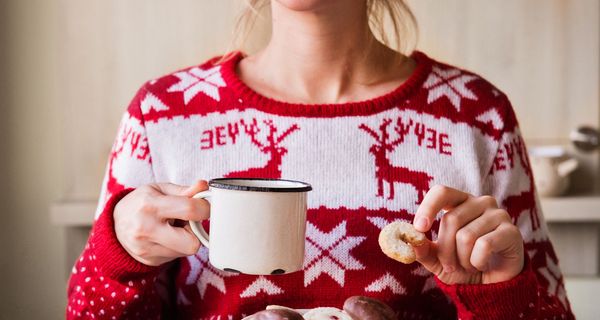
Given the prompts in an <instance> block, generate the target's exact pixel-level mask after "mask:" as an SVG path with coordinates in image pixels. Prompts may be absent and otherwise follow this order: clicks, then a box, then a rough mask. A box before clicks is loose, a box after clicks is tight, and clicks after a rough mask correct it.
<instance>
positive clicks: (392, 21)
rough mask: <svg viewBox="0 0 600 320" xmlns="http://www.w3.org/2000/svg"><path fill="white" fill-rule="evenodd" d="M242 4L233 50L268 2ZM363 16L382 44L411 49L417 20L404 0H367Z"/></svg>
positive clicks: (254, 0)
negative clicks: (364, 15) (243, 5)
mask: <svg viewBox="0 0 600 320" xmlns="http://www.w3.org/2000/svg"><path fill="white" fill-rule="evenodd" d="M244 2H245V4H246V5H245V8H244V9H243V11H242V12H241V14H240V15H239V16H238V19H237V22H236V25H235V30H234V35H233V42H232V47H233V49H235V50H243V48H244V45H245V42H246V40H247V38H248V35H249V34H250V31H251V30H252V28H253V27H254V24H255V22H256V18H257V17H258V16H259V11H260V10H261V9H262V8H263V7H265V6H267V5H268V4H269V2H270V0H245V1H244ZM367 16H368V18H369V26H370V28H371V30H372V32H373V34H374V35H375V37H376V38H378V39H379V41H381V42H382V43H383V44H385V45H386V46H388V47H390V48H392V49H394V50H396V51H399V52H403V53H407V54H408V53H410V52H412V51H413V50H414V48H415V46H416V43H417V38H418V27H417V21H416V18H415V16H414V15H413V13H412V11H411V10H410V8H409V7H408V5H407V4H406V3H405V2H404V0H367ZM388 29H391V30H389V31H391V32H389V31H388ZM390 34H391V37H390Z"/></svg>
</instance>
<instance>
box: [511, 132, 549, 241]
mask: <svg viewBox="0 0 600 320" xmlns="http://www.w3.org/2000/svg"><path fill="white" fill-rule="evenodd" d="M513 145H514V146H515V149H516V151H517V155H518V156H519V161H520V163H521V166H522V167H523V170H524V171H525V174H527V177H528V178H529V190H527V191H523V192H521V193H519V194H517V195H514V196H509V197H507V198H506V199H505V200H504V201H503V202H502V205H503V206H504V208H506V211H508V213H509V214H510V216H511V217H512V218H513V219H514V221H517V219H518V218H519V214H520V213H521V212H523V211H529V216H530V217H531V227H532V230H535V229H537V228H539V227H540V220H539V217H538V212H537V204H536V201H535V193H534V189H535V185H534V182H533V173H532V172H531V165H530V164H529V158H528V157H527V153H526V150H525V144H524V143H523V140H522V138H520V137H519V138H517V139H515V140H514V141H513Z"/></svg>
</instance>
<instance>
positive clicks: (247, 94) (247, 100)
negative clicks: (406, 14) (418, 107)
mask: <svg viewBox="0 0 600 320" xmlns="http://www.w3.org/2000/svg"><path fill="white" fill-rule="evenodd" d="M244 56H245V54H244V53H242V52H239V51H237V52H234V53H232V55H231V57H230V58H229V59H227V60H226V61H225V62H223V63H222V65H221V74H222V76H223V80H225V83H227V86H228V87H229V88H230V89H231V90H232V91H233V94H234V96H235V98H236V99H237V100H238V101H239V102H240V103H241V104H242V105H243V107H244V108H253V109H257V110H261V111H264V112H267V113H271V114H277V115H282V116H298V117H340V116H357V115H371V114H375V113H378V112H380V111H384V110H387V109H392V108H394V107H400V106H401V105H403V104H404V101H406V100H408V98H409V97H411V96H412V95H413V94H414V93H415V92H417V91H418V89H419V88H420V87H421V86H422V84H423V82H425V79H426V78H427V76H428V75H429V73H430V71H431V59H430V58H429V57H428V56H427V55H425V54H424V53H423V52H420V51H414V52H413V53H412V55H411V57H412V58H413V59H415V61H416V64H417V65H416V67H415V69H414V70H413V72H412V73H411V75H410V76H409V77H408V79H407V80H406V81H404V82H403V83H402V84H400V85H399V86H398V87H396V88H395V89H393V90H392V91H390V92H388V93H386V94H383V95H381V96H378V97H375V98H371V99H367V100H361V101H353V102H346V103H333V104H305V103H290V102H285V101H280V100H276V99H273V98H269V97H266V96H264V95H262V94H260V93H258V92H256V91H255V90H254V89H252V88H250V87H249V86H248V85H246V84H245V83H244V82H243V81H242V80H241V79H240V78H239V76H238V74H237V72H236V69H237V65H238V63H239V62H240V61H241V60H242V58H244Z"/></svg>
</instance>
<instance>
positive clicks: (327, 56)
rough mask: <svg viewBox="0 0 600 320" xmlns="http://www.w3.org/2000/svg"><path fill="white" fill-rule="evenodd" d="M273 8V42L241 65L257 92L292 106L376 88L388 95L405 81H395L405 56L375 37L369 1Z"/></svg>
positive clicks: (353, 96)
mask: <svg viewBox="0 0 600 320" xmlns="http://www.w3.org/2000/svg"><path fill="white" fill-rule="evenodd" d="M271 6H272V16H273V33H272V36H271V40H270V42H269V44H268V45H267V46H266V47H265V48H264V49H263V50H262V51H260V52H258V53H257V54H255V55H253V56H250V57H248V58H246V59H244V60H242V63H241V64H240V70H239V71H240V73H241V76H242V79H243V80H244V81H245V82H247V83H248V84H249V85H250V86H251V87H254V89H255V90H257V91H259V92H261V93H263V94H266V95H269V96H271V97H273V98H276V99H281V100H286V101H289V102H303V103H340V102H347V101H356V100H363V99H364V98H370V97H365V95H366V94H367V92H371V93H372V92H373V87H378V88H379V89H380V91H382V92H381V93H385V92H387V91H390V90H391V89H392V87H393V86H397V85H398V84H399V81H400V80H403V79H394V78H397V77H398V76H399V75H400V74H401V73H402V72H401V70H400V69H401V68H402V65H403V63H402V62H403V61H405V60H406V57H404V56H402V55H400V54H399V53H397V52H395V51H393V50H391V49H389V48H387V47H386V46H384V45H382V44H381V43H379V42H378V41H377V40H376V39H375V37H374V36H373V34H372V33H371V31H370V29H369V25H368V20H367V19H368V17H367V15H366V7H365V6H366V1H347V0H327V1H322V3H321V4H320V7H319V8H316V9H311V10H304V11H302V10H292V9H289V8H287V7H285V6H284V5H282V4H280V3H279V2H278V1H271ZM255 72H258V76H257V73H255ZM394 80H398V81H394ZM394 82H398V83H394ZM382 83H383V85H382ZM386 84H387V86H386ZM375 93H376V94H377V92H375Z"/></svg>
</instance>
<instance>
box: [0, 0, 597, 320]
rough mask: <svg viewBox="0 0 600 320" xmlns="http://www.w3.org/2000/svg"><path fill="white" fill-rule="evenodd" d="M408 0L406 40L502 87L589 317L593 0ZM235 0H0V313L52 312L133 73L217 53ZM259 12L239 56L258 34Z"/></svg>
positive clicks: (144, 74)
mask: <svg viewBox="0 0 600 320" xmlns="http://www.w3.org/2000/svg"><path fill="white" fill-rule="evenodd" d="M408 2H409V4H410V5H411V7H412V8H413V10H414V13H415V15H416V16H417V20H418V22H419V29H420V37H419V42H418V46H417V47H418V49H420V50H423V51H425V52H426V53H428V54H429V55H431V56H432V57H434V58H436V59H439V60H442V61H447V62H451V63H452V64H456V65H459V66H462V67H465V68H468V69H471V70H474V71H476V72H477V73H479V74H481V75H483V76H484V77H486V78H488V79H489V80H490V81H491V82H492V83H494V84H496V85H497V86H498V87H499V88H500V89H502V90H503V91H505V92H506V93H507V94H508V96H509V97H510V98H511V100H512V102H513V105H514V107H515V109H516V111H517V114H518V116H519V119H520V122H521V127H522V130H523V133H524V136H525V138H526V140H527V142H528V144H529V145H530V149H531V150H532V152H533V154H532V162H533V163H534V169H535V170H536V172H535V173H536V179H537V180H539V181H540V183H544V185H540V186H539V188H540V190H543V193H544V194H545V197H543V198H542V207H543V210H544V212H545V215H546V220H547V222H548V224H549V226H550V231H551V236H552V239H553V241H554V245H555V247H556V249H557V250H558V253H559V257H560V258H561V264H562V268H563V271H564V273H565V275H566V282H567V292H568V294H569V296H570V298H571V302H572V305H573V307H574V310H575V313H576V314H577V315H578V316H579V318H581V319H594V318H596V319H597V317H598V314H600V306H599V305H598V304H597V302H596V301H595V300H594V299H597V298H596V297H597V292H599V291H600V280H599V279H600V278H599V277H600V275H599V269H600V268H599V262H600V259H599V253H600V250H599V245H600V238H599V229H600V178H599V176H600V174H599V171H600V161H599V153H600V151H598V149H597V148H596V149H594V147H593V137H594V136H593V135H589V136H586V135H582V134H579V135H574V136H573V135H572V131H573V130H575V129H576V128H578V127H580V126H582V125H587V126H589V127H591V128H596V129H597V128H598V127H599V124H600V98H599V97H600V93H599V91H600V45H599V43H600V0H487V1H480V0H444V1H439V0H410V1H408ZM242 3H243V1H241V0H235V1H234V0H226V1H223V0H170V1H164V0H163V1H160V0H0V72H1V74H2V76H0V214H1V215H2V220H1V221H2V222H1V223H0V254H1V255H0V256H1V258H0V259H1V260H0V277H1V278H0V319H61V318H63V317H64V316H63V314H64V307H65V303H66V281H67V277H68V273H69V271H70V269H71V266H72V264H73V261H74V260H75V258H76V256H77V254H78V253H79V252H80V250H81V248H82V246H83V244H84V243H85V240H86V238H87V233H88V232H89V227H90V225H91V222H92V219H93V213H94V210H95V202H96V198H97V196H98V193H99V188H100V183H101V178H102V175H103V172H104V166H105V165H106V163H105V162H106V160H107V156H108V153H109V150H110V147H111V145H112V140H113V138H114V135H115V134H116V129H117V125H118V121H119V118H120V116H121V114H122V112H123V111H124V109H125V106H126V105H127V103H128V102H129V100H130V99H131V98H132V97H133V95H134V93H135V91H136V89H137V88H138V87H139V86H140V85H141V84H142V83H143V82H145V81H147V80H149V79H153V78H155V77H158V76H160V75H163V74H165V73H168V72H171V71H173V70H176V69H178V68H182V67H185V66H189V65H194V64H198V63H200V62H202V61H204V60H205V59H206V58H208V57H211V56H214V55H217V54H219V53H223V52H225V51H226V50H229V49H230V44H229V43H230V39H231V34H232V31H233V25H234V22H235V17H236V15H237V13H238V12H239V10H240V8H241V5H242ZM261 14H262V18H259V20H258V22H257V26H256V27H255V29H254V31H253V33H252V34H251V36H250V39H249V41H248V42H247V44H248V48H246V49H245V50H246V51H248V52H252V51H253V50H256V49H257V48H260V46H261V45H262V44H264V42H265V40H266V39H268V35H269V26H268V21H269V17H268V12H266V11H265V12H262V13H261ZM572 138H575V139H576V140H580V141H582V142H581V143H580V144H581V145H583V146H584V147H588V148H589V149H591V151H588V152H584V151H582V150H580V149H578V148H575V147H573V144H572V143H571V140H572ZM586 141H587V142H588V143H584V142H586ZM570 159H574V161H570V162H565V161H568V160H570ZM565 163H566V164H565ZM575 165H578V166H577V168H576V169H575ZM572 169H575V170H574V171H573V170H572ZM569 176H570V185H569V186H566V184H565V183H566V178H567V177H569Z"/></svg>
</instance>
